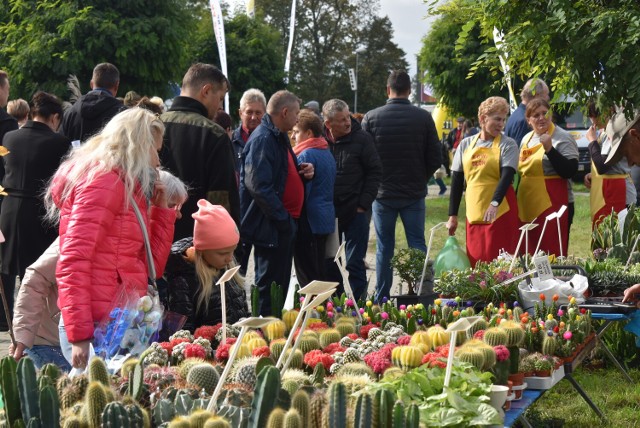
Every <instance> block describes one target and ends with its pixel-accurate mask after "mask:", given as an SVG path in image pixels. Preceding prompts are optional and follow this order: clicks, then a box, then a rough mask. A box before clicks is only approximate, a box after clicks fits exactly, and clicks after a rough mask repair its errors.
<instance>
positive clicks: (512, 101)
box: [493, 27, 518, 113]
mask: <svg viewBox="0 0 640 428" xmlns="http://www.w3.org/2000/svg"><path fill="white" fill-rule="evenodd" d="M493 42H494V43H495V45H496V48H498V49H502V47H503V46H504V35H503V34H502V32H501V31H499V30H498V29H497V28H495V27H494V28H493ZM498 57H499V58H500V66H501V67H502V72H503V73H504V81H505V83H506V84H507V89H508V90H509V107H510V108H511V113H513V111H514V110H515V109H516V108H517V107H518V103H517V102H516V96H515V95H514V93H513V86H512V85H511V69H510V68H509V64H507V53H506V52H505V53H504V55H499V56H498Z"/></svg>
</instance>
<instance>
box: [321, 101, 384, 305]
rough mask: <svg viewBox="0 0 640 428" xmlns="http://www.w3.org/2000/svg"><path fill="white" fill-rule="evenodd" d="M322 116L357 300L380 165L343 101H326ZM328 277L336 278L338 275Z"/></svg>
mask: <svg viewBox="0 0 640 428" xmlns="http://www.w3.org/2000/svg"><path fill="white" fill-rule="evenodd" d="M322 115H323V117H324V125H325V127H326V137H327V140H328V141H329V147H330V149H331V152H332V153H333V156H334V157H335V158H336V167H337V171H336V183H335V185H334V191H333V203H334V205H335V209H336V217H338V231H339V236H342V234H343V233H344V237H345V254H346V259H347V260H346V261H347V271H348V272H349V284H350V285H351V289H352V290H353V294H354V298H355V299H356V300H357V299H359V298H361V297H366V294H367V275H366V268H365V265H364V257H365V255H366V254H367V246H368V244H369V223H370V222H371V204H372V203H373V200H374V199H375V197H376V193H377V192H378V184H380V178H381V176H382V166H381V164H380V158H379V157H378V153H377V152H376V148H375V146H374V144H373V140H372V139H371V136H370V135H369V134H367V133H366V132H364V131H363V130H362V129H361V127H360V124H359V123H358V122H357V121H356V120H354V119H353V118H352V117H351V115H350V114H349V106H348V105H347V103H345V102H344V101H342V100H338V99H333V100H329V101H327V102H326V103H324V105H323V106H322ZM329 271H330V272H331V271H335V269H330V270H329ZM332 279H333V280H337V281H340V277H339V276H338V277H336V278H332ZM340 282H341V281H340Z"/></svg>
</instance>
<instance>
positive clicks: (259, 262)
mask: <svg viewBox="0 0 640 428" xmlns="http://www.w3.org/2000/svg"><path fill="white" fill-rule="evenodd" d="M291 224H292V228H290V229H289V230H287V231H284V232H279V233H278V246H277V247H262V246H258V245H254V247H253V257H254V261H255V267H256V276H255V282H256V286H257V287H258V289H259V291H260V304H259V306H260V307H259V312H260V315H263V316H271V283H273V282H275V283H276V284H278V286H279V287H280V288H281V289H282V296H283V303H284V299H285V298H286V296H287V290H288V289H289V281H291V266H292V264H293V243H294V240H295V236H296V229H297V226H296V223H295V222H291ZM281 311H282V308H278V309H277V311H276V312H275V313H274V315H275V316H278V317H279V316H280V315H281V314H280V312H281Z"/></svg>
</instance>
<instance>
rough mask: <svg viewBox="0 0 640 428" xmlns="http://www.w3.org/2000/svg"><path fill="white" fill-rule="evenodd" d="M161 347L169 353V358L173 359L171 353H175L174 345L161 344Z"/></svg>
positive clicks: (168, 343)
mask: <svg viewBox="0 0 640 428" xmlns="http://www.w3.org/2000/svg"><path fill="white" fill-rule="evenodd" d="M159 345H160V346H161V347H162V349H164V350H165V351H167V354H169V357H171V353H172V352H173V345H172V344H171V343H170V342H160V343H159Z"/></svg>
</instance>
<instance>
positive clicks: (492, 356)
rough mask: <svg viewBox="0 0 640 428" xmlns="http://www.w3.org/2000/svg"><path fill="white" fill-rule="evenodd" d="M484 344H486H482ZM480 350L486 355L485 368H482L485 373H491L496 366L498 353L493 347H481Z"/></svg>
mask: <svg viewBox="0 0 640 428" xmlns="http://www.w3.org/2000/svg"><path fill="white" fill-rule="evenodd" d="M482 343H483V344H484V342H482ZM478 350H479V351H481V352H482V355H484V366H482V370H483V371H489V370H490V369H491V368H492V367H493V366H495V365H496V351H494V350H493V348H492V347H491V346H488V345H487V346H479V347H478Z"/></svg>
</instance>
